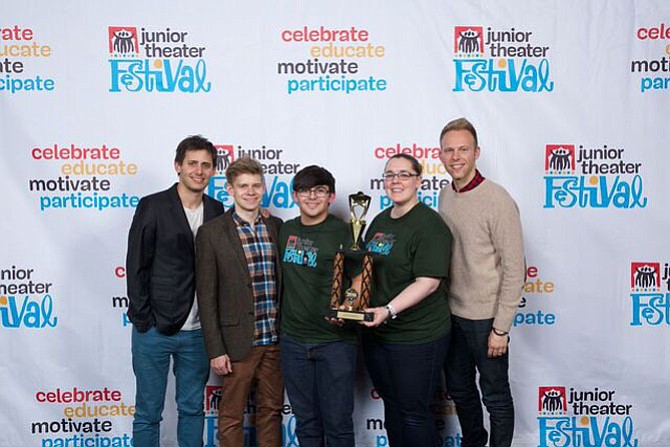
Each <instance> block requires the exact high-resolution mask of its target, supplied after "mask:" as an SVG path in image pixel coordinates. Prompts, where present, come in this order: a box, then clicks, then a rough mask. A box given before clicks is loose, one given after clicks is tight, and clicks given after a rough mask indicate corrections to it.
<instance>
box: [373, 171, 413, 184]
mask: <svg viewBox="0 0 670 447" xmlns="http://www.w3.org/2000/svg"><path fill="white" fill-rule="evenodd" d="M418 176H419V174H414V173H412V172H407V171H400V172H384V173H383V174H382V178H383V179H384V181H387V182H392V181H393V179H395V178H397V179H398V180H400V181H401V182H406V181H407V180H409V179H411V178H412V177H418Z"/></svg>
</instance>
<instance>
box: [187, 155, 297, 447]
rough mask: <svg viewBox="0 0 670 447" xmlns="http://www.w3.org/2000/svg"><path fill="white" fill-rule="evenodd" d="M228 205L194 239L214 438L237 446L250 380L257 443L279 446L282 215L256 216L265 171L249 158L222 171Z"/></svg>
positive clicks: (264, 446) (265, 446) (228, 446)
mask: <svg viewBox="0 0 670 447" xmlns="http://www.w3.org/2000/svg"><path fill="white" fill-rule="evenodd" d="M226 179H227V181H228V184H227V185H226V189H227V191H228V193H229V194H230V196H231V197H232V198H233V201H234V206H233V208H231V209H230V210H228V211H227V212H226V213H225V214H224V215H222V216H220V217H218V218H216V219H213V220H212V221H210V222H208V223H207V225H203V226H202V228H200V230H199V232H198V236H197V238H196V272H197V278H196V283H197V291H198V293H197V296H198V304H199V306H200V320H201V322H202V328H203V333H204V336H205V344H206V346H207V351H208V354H209V358H210V365H211V367H212V370H214V372H215V373H216V374H219V375H221V376H222V396H221V397H222V399H221V404H220V405H219V420H218V429H219V443H220V445H221V446H222V447H224V446H225V447H242V445H243V443H244V431H243V422H244V407H245V404H246V400H247V396H248V394H249V391H250V390H251V386H252V383H253V382H255V383H256V435H257V445H258V446H259V447H279V446H281V444H282V440H281V421H282V417H281V409H282V406H283V403H284V388H283V383H282V379H281V374H280V369H279V345H278V343H277V342H278V317H279V293H280V290H281V272H280V269H279V263H278V256H279V255H278V250H277V242H276V241H277V238H278V233H279V227H280V225H281V220H280V219H278V218H276V217H272V216H270V217H267V218H266V217H263V215H261V213H260V206H261V201H262V199H263V193H264V191H265V182H264V180H263V168H262V166H261V165H260V163H258V162H257V161H255V160H252V159H250V158H248V157H243V158H240V159H238V160H236V161H234V162H233V163H232V164H231V165H230V166H229V167H228V169H227V170H226Z"/></svg>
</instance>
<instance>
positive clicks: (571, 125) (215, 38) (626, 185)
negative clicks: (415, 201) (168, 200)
mask: <svg viewBox="0 0 670 447" xmlns="http://www.w3.org/2000/svg"><path fill="white" fill-rule="evenodd" d="M669 98H670V3H668V2H667V1H665V0H657V1H651V0H649V1H644V0H640V1H633V0H622V1H614V0H592V1H581V0H566V1H561V2H558V1H553V2H536V1H532V0H512V1H507V2H470V1H465V0H461V1H438V0H420V1H415V2H402V1H381V0H370V1H365V2H361V1H352V0H343V1H339V2H304V1H289V0H281V1H276V2H259V1H248V2H236V1H211V0H208V1H205V0H195V1H192V2H177V1H172V0H169V1H163V2H129V1H126V0H123V1H118V2H84V1H75V0H68V1H60V2H46V1H30V2H13V3H12V4H11V5H9V4H7V5H5V7H4V8H3V11H2V14H1V15H0V151H1V152H0V154H1V155H0V156H1V157H2V163H0V175H1V176H2V178H4V179H5V182H4V185H5V188H6V189H5V192H4V193H3V194H2V197H3V205H4V209H5V217H4V218H2V220H0V231H2V234H3V241H4V242H3V247H4V248H3V249H2V250H1V251H0V353H1V354H2V357H3V362H2V364H0V383H2V392H1V393H0V408H1V409H2V418H0V447H17V446H30V447H37V446H39V447H88V446H92V447H108V446H130V445H132V430H131V424H132V414H133V412H134V377H133V373H132V369H131V361H130V324H129V321H128V320H127V318H126V317H125V311H126V308H127V305H128V299H127V296H126V292H125V271H124V266H123V265H124V259H125V250H126V238H127V232H128V228H129V225H130V220H131V218H132V215H133V212H134V207H135V206H136V204H137V202H138V200H139V198H140V197H141V196H143V195H146V194H149V193H152V192H155V191H158V190H162V189H165V188H167V187H168V186H170V185H171V184H172V183H173V182H174V181H175V180H176V176H175V173H174V170H173V167H172V164H173V162H172V160H173V156H174V149H175V147H176V145H177V143H178V142H179V141H180V140H181V139H182V138H184V137H185V136H187V135H191V134H202V135H204V136H206V137H208V138H209V139H210V140H212V141H213V142H214V143H215V145H216V146H217V148H218V151H219V154H220V157H219V163H218V170H217V175H216V176H215V177H214V178H212V181H211V184H210V186H209V189H208V193H209V194H210V195H212V196H213V197H215V198H217V199H219V200H221V201H222V202H223V203H224V204H225V205H226V206H230V205H231V199H230V198H229V197H228V196H227V194H226V191H225V178H224V177H223V171H224V170H225V167H226V166H227V165H228V163H230V161H232V160H234V159H236V158H238V157H240V156H242V155H251V156H252V157H254V158H256V159H258V160H259V161H260V162H261V163H263V165H264V167H265V173H266V182H267V193H266V195H265V197H264V202H263V204H264V206H266V207H267V208H269V209H270V210H271V212H272V213H273V214H276V215H278V216H280V217H282V218H285V219H287V218H292V217H294V216H295V215H296V214H297V213H298V209H297V206H296V204H295V203H294V202H293V200H292V198H291V180H292V177H293V175H294V174H295V173H296V171H297V170H299V169H300V168H302V167H304V166H306V165H309V164H319V165H323V166H325V167H327V168H328V169H329V170H330V171H331V172H332V173H333V174H334V175H335V177H336V179H337V191H338V198H337V200H336V203H335V205H334V207H333V211H334V213H335V214H337V215H339V216H340V217H342V218H348V210H347V203H346V197H347V195H348V194H351V193H354V192H356V191H358V190H362V191H364V192H366V193H368V194H370V195H371V196H372V197H373V204H372V209H371V211H370V213H369V216H374V214H376V212H378V211H379V210H381V209H382V208H384V207H387V206H389V205H390V201H389V199H388V198H387V197H386V195H385V194H384V190H383V184H382V182H381V171H382V169H383V165H384V163H385V161H386V160H387V159H388V157H390V156H392V155H394V154H396V153H400V152H404V153H410V154H412V155H414V156H416V157H417V158H418V159H419V160H420V161H421V163H422V165H423V167H424V171H425V174H424V177H423V184H422V188H421V191H420V196H421V200H422V201H423V202H425V203H426V204H428V205H430V206H433V207H436V206H437V196H438V192H439V190H440V188H442V187H444V186H446V185H448V183H449V180H450V179H449V177H448V175H447V174H446V172H445V170H444V168H443V167H442V166H441V164H440V162H439V159H438V154H439V142H438V135H439V131H440V130H441V128H442V127H443V126H444V124H445V123H446V122H447V121H449V120H451V119H454V118H457V117H459V116H465V117H468V118H469V119H470V120H471V121H472V122H473V123H474V124H475V126H476V127H477V129H478V131H479V140H480V144H481V147H482V153H481V157H480V159H479V168H480V170H481V172H482V174H483V175H484V176H485V177H488V178H491V179H492V180H494V181H496V182H498V183H501V184H502V185H504V186H505V187H506V188H507V189H508V190H509V191H510V193H511V194H512V196H513V197H514V198H515V199H516V201H517V203H518V205H519V208H520V210H521V215H522V221H523V226H524V237H525V244H526V258H527V263H528V267H527V275H528V278H527V283H526V285H525V288H524V293H523V300H522V302H521V305H520V306H519V309H518V313H517V315H516V318H515V322H514V328H513V330H512V344H511V380H512V388H513V394H514V397H515V404H516V432H515V433H516V434H515V445H518V446H538V447H559V446H560V447H582V446H583V447H586V446H588V447H604V446H607V447H613V446H617V447H624V446H626V447H635V446H644V447H646V446H659V447H660V446H664V447H667V446H668V445H670V418H668V414H670V386H668V377H669V376H670V336H669V335H668V328H669V326H670V268H669V267H668V265H669V264H668V263H669V262H670V238H668V237H667V235H665V233H666V231H667V228H670V213H668V209H669V208H670V199H669V194H668V190H669V186H670V183H668V180H667V179H668V176H667V173H666V170H667V166H668V165H669V164H670V151H668V141H670V126H669V125H668V116H670V101H669ZM663 228H666V230H663ZM217 383H218V382H217V379H216V378H215V377H212V378H211V380H210V385H209V386H208V387H207V389H206V390H205V394H206V410H207V431H206V433H205V434H204V437H205V442H206V445H207V446H214V445H216V409H217V406H218V404H219V403H220V395H219V394H218V393H219V390H218V386H217ZM356 395H357V400H356V411H355V415H354V417H355V423H356V438H357V445H360V446H369V447H384V446H387V445H388V441H387V438H386V436H385V431H384V429H383V422H384V421H383V406H382V402H381V400H380V399H379V396H378V395H377V394H376V392H375V390H374V389H373V387H372V385H371V383H370V382H369V380H368V379H367V377H366V376H365V373H364V371H363V368H362V367H361V371H360V380H359V381H358V384H357V389H356ZM173 401H174V399H173V396H170V397H169V398H168V402H167V406H166V413H165V421H164V424H163V429H162V440H163V445H165V446H175V445H176V436H175V431H176V429H175V421H176V416H175V408H174V403H173ZM284 409H285V412H284V413H285V415H284V427H283V429H284V445H285V446H297V445H298V440H297V438H296V436H295V419H294V416H293V414H292V412H291V407H290V403H289V402H288V401H286V405H285V408H284ZM254 412H255V407H254V404H253V400H252V401H250V402H249V405H248V407H247V415H248V427H247V430H246V434H247V441H248V445H255V434H254V429H253V418H254ZM434 412H435V416H436V424H438V428H439V429H440V434H441V436H442V439H443V445H444V446H458V445H460V442H461V433H460V429H459V426H458V421H457V418H456V415H455V409H454V405H453V402H452V401H451V400H450V398H449V395H448V391H447V390H445V389H444V388H441V389H440V390H439V393H438V394H437V395H436V396H435V406H434Z"/></svg>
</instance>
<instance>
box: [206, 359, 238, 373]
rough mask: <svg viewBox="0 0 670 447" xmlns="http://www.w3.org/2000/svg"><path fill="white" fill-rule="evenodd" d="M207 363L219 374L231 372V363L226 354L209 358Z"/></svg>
mask: <svg viewBox="0 0 670 447" xmlns="http://www.w3.org/2000/svg"><path fill="white" fill-rule="evenodd" d="M209 365H210V366H211V367H212V370H213V371H214V372H215V373H216V374H218V375H220V376H225V375H227V374H230V373H231V372H233V365H232V363H231V362H230V357H228V355H222V356H219V357H215V358H213V359H211V360H210V361H209Z"/></svg>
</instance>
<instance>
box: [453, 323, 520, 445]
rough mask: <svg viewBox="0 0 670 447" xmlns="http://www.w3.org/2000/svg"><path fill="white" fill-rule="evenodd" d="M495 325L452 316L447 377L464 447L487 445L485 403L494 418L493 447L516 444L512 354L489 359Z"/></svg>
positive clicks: (491, 418) (492, 419)
mask: <svg viewBox="0 0 670 447" xmlns="http://www.w3.org/2000/svg"><path fill="white" fill-rule="evenodd" d="M492 325H493V319H490V320H468V319H465V318H460V317H457V316H453V315H452V317H451V344H450V345H449V354H448V356H447V362H446V364H445V377H446V381H447V389H448V391H449V394H450V395H451V397H452V398H453V399H454V403H455V404H456V411H457V412H458V421H459V422H460V424H461V431H462V432H463V442H462V447H484V446H485V445H486V442H487V438H488V433H487V432H486V429H485V428H484V416H483V411H482V404H481V402H482V401H483V402H484V405H485V406H486V409H487V411H488V412H489V416H490V422H491V439H490V444H489V445H490V447H509V446H511V445H512V436H513V435H514V402H513V400H512V392H511V390H510V386H509V375H508V369H509V354H505V355H503V356H501V357H496V358H489V357H488V356H487V351H488V339H489V334H490V333H491V327H492ZM507 352H508V353H509V350H508V351H507ZM476 371H479V387H480V388H481V391H482V396H481V398H480V395H479V390H478V389H477V383H476Z"/></svg>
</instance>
